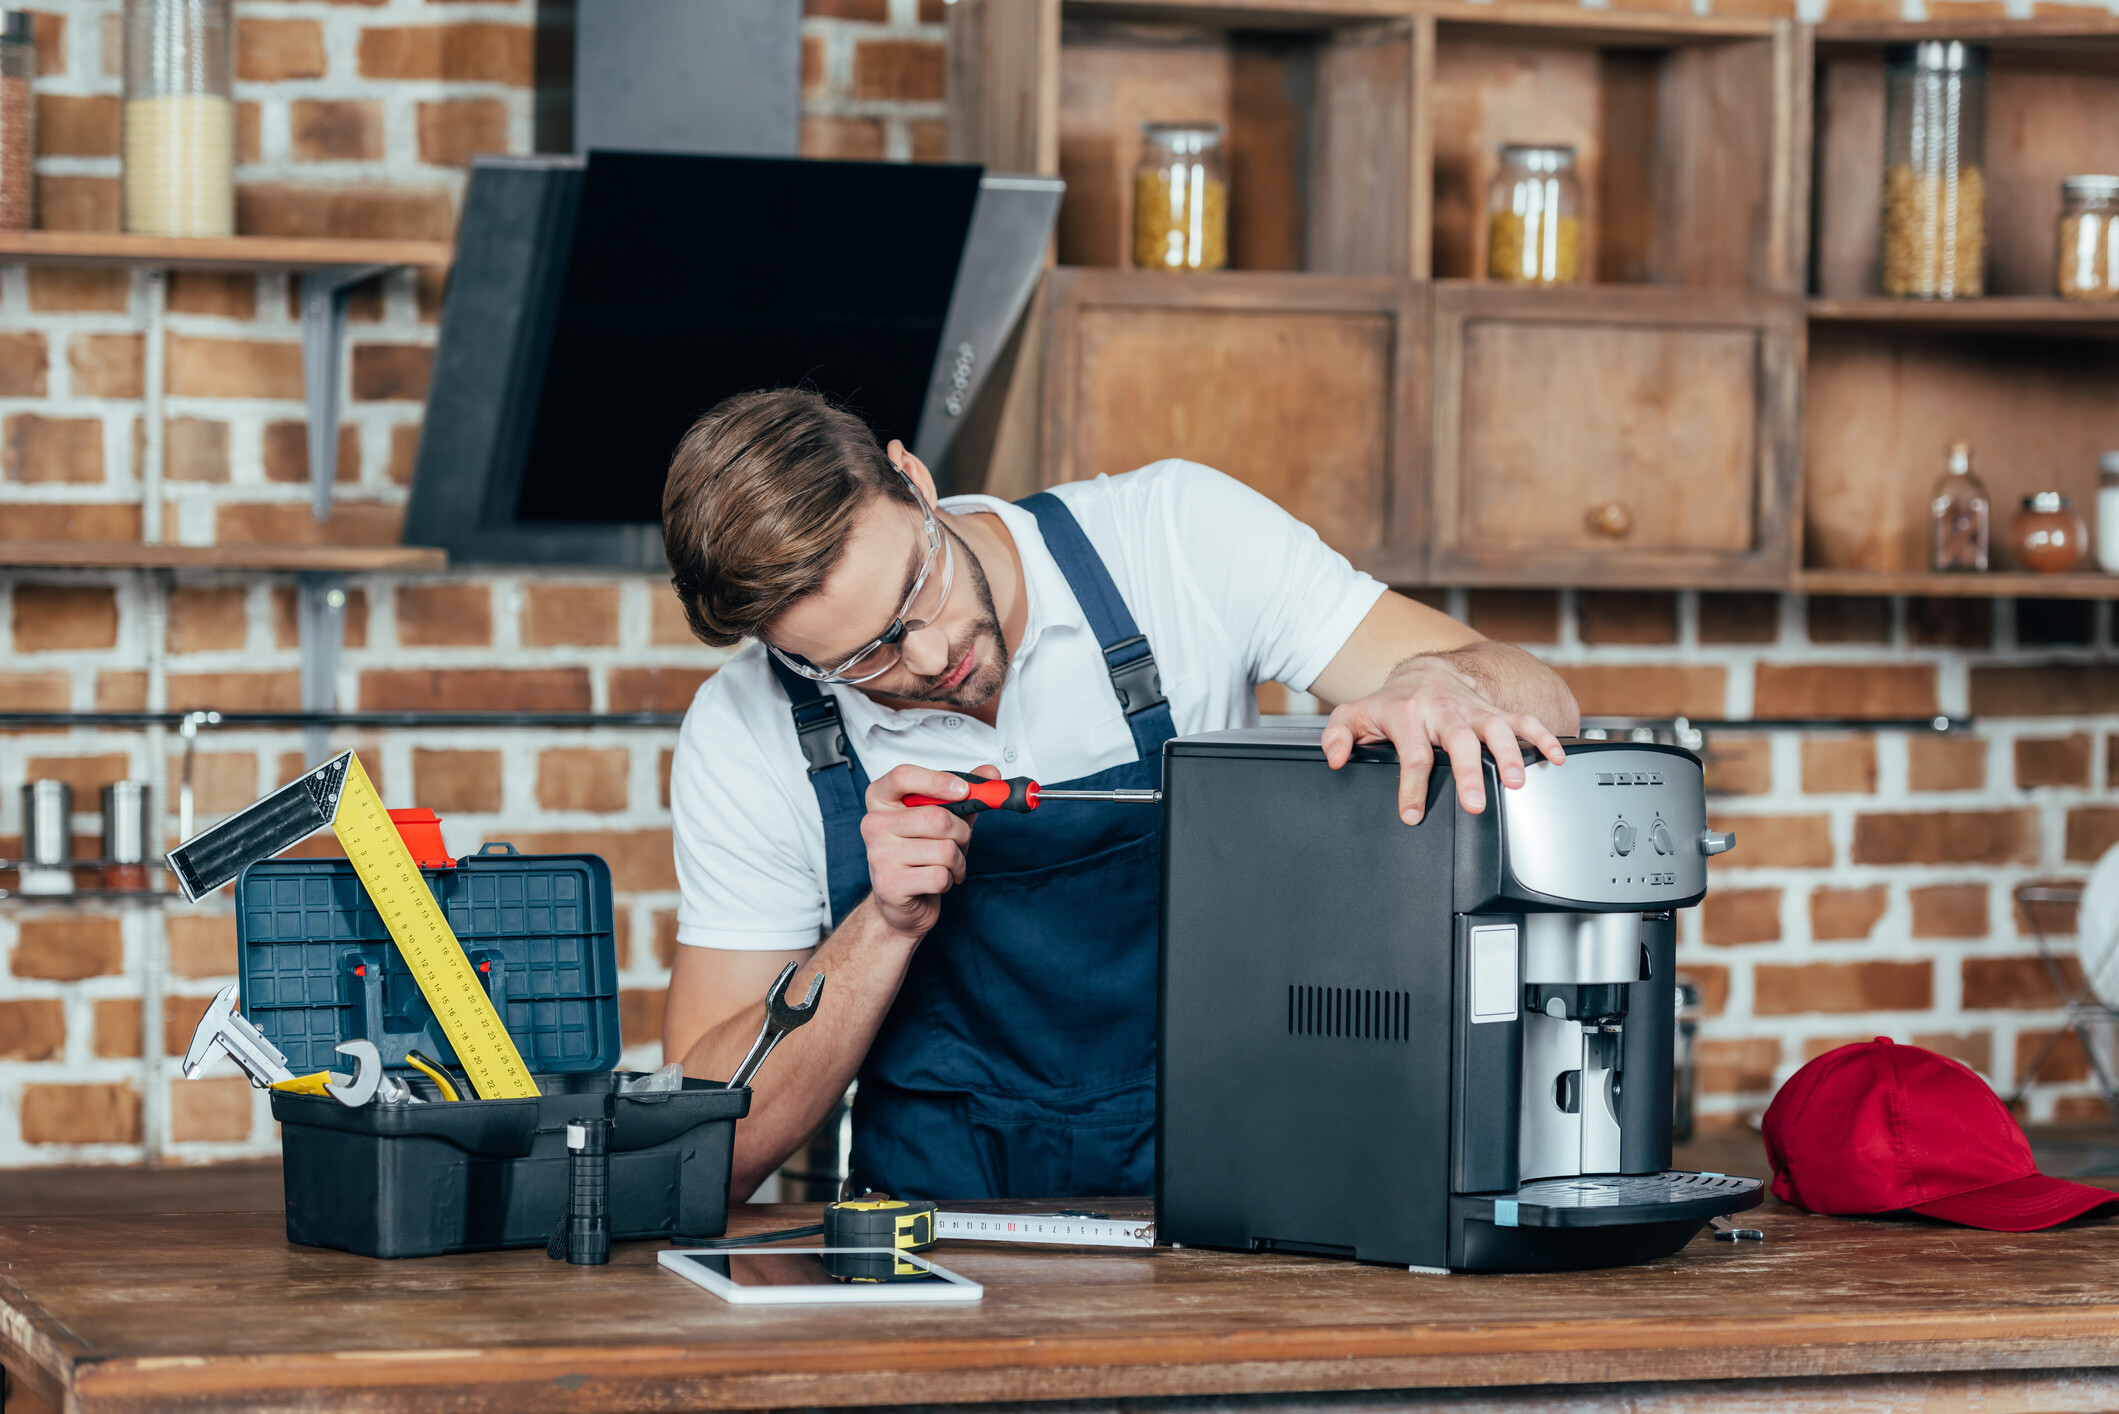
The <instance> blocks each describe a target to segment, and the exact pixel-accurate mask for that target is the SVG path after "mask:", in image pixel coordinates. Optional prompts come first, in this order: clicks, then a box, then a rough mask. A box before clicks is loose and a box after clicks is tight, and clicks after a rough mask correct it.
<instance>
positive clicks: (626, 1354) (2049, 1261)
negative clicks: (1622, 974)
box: [0, 1203, 2119, 1414]
mask: <svg viewBox="0 0 2119 1414" xmlns="http://www.w3.org/2000/svg"><path fill="white" fill-rule="evenodd" d="M1110 1206H1111V1208H1113V1209H1114V1210H1117V1209H1119V1208H1120V1205H1118V1204H1115V1203H1114V1204H1112V1205H1110ZM814 1211H815V1210H814V1209H813V1208H798V1207H780V1206H766V1205H751V1206H746V1207H744V1208H742V1209H741V1210H739V1215H738V1217H737V1219H736V1228H735V1230H736V1231H738V1232H740V1231H742V1230H743V1229H745V1228H749V1229H750V1230H752V1231H757V1230H762V1229H769V1228H773V1227H779V1226H784V1225H787V1224H788V1223H791V1222H797V1221H802V1220H804V1219H805V1218H808V1217H811V1216H813V1214H814ZM1746 1221H1747V1222H1752V1223H1754V1224H1755V1225H1756V1226H1758V1227H1760V1228H1762V1229H1763V1230H1764V1231H1765V1232H1766V1234H1767V1239H1766V1241H1765V1242H1764V1243H1763V1244H1758V1245H1755V1244H1749V1243H1746V1244H1742V1245H1731V1244H1725V1243H1720V1242H1713V1241H1709V1240H1706V1239H1704V1238H1702V1239H1698V1240H1695V1241H1694V1242H1693V1243H1692V1244H1691V1245H1690V1246H1689V1247H1687V1248H1686V1249H1685V1250H1683V1251H1682V1252H1680V1253H1678V1254H1676V1255H1675V1256H1673V1257H1670V1258H1667V1259H1665V1260H1663V1261H1659V1262H1655V1263H1651V1264H1648V1265H1646V1266H1641V1267H1631V1268H1621V1269H1617V1270H1613V1271H1604V1272H1585V1273H1574V1274H1566V1275H1541V1276H1504V1277H1491V1276H1488V1277H1475V1276H1455V1277H1440V1276H1427V1275H1420V1274H1414V1273H1408V1272H1402V1271H1398V1270H1395V1269H1387V1268H1380V1267H1364V1266H1359V1265H1355V1264H1352V1263H1347V1262H1335V1261H1328V1260H1322V1259H1315V1258H1304V1257H1293V1256H1250V1255H1240V1254H1233V1253H1222V1252H1209V1251H1200V1250H1189V1251H1175V1250H1170V1249H1156V1250H1153V1251H1135V1250H1107V1251H1093V1250H1087V1249H1072V1248H1049V1249H1039V1248H1030V1247H1022V1248H1010V1247H1002V1246H997V1245H996V1246H988V1245H983V1244H969V1243H944V1244H942V1245H941V1246H939V1247H938V1248H936V1249H935V1256H936V1258H937V1260H939V1261H941V1262H942V1263H943V1264H944V1265H947V1266H949V1267H951V1268H953V1269H955V1270H957V1271H959V1272H961V1273H962V1274H964V1275H966V1276H969V1277H972V1278H974V1279H976V1280H978V1281H981V1282H983V1283H985V1284H986V1288H987V1290H986V1297H985V1300H984V1301H983V1302H981V1303H980V1304H979V1305H977V1306H973V1307H963V1308H952V1307H934V1308H928V1309H920V1308H905V1309H901V1310H887V1309H880V1308H872V1309H852V1308H847V1309H813V1310H806V1311H805V1310H799V1309H789V1310H779V1311H773V1310H741V1309H738V1308H735V1307H731V1306H728V1305H725V1304H723V1303H722V1302H720V1301H718V1300H717V1299H715V1298H714V1297H712V1296H710V1295H708V1294H707V1293H705V1292H703V1291H701V1290H699V1289H698V1288H696V1287H693V1286H690V1285H688V1284H686V1283H684V1282H682V1281H680V1280H679V1279H678V1278H676V1277H674V1276H671V1275H669V1274H668V1273H665V1272H663V1271H661V1270H660V1269H658V1268H657V1267H656V1266H655V1253H656V1251H657V1250H658V1248H659V1244H655V1243H623V1244H619V1245H618V1246H617V1247H616V1248H615V1250H614V1254H613V1260H612V1263H611V1265H610V1266H608V1267H603V1268H581V1267H569V1266H565V1265H563V1264H555V1263H551V1262H548V1261H547V1260H546V1259H545V1256H544V1254H543V1253H542V1252H540V1251H525V1252H504V1253H491V1254H483V1255H475V1256H463V1257H447V1258H434V1259H428V1260H423V1261H404V1262H380V1261H372V1260H369V1259H366V1258H361V1257H353V1256H348V1255H345V1254H343V1253H335V1252H324V1251H318V1250H314V1249H309V1248H298V1247H292V1246H289V1245H288V1244H287V1242H286V1241H285V1239H284V1235H283V1230H282V1228H281V1226H280V1219H279V1217H278V1216H277V1215H276V1214H198V1215H189V1216H184V1217H181V1218H172V1217H135V1216H120V1217H72V1218H63V1219H52V1220H41V1221H32V1220H20V1219H16V1220H9V1221H6V1222H4V1223H0V1359H4V1361H5V1363H6V1364H7V1365H8V1366H9V1367H10V1368H11V1369H13V1370H14V1371H15V1372H16V1374H17V1376H18V1377H19V1378H22V1379H23V1380H24V1381H25V1383H26V1385H27V1387H28V1388H29V1389H30V1391H31V1392H32V1393H33V1394H36V1395H38V1396H39V1397H41V1398H45V1399H47V1400H49V1401H50V1402H52V1403H54V1404H55V1405H56V1404H59V1403H60V1401H61V1400H62V1399H63V1400H66V1401H70V1402H68V1403H66V1404H65V1405H64V1407H66V1408H68V1409H71V1410H76V1411H78V1414H105V1411H134V1410H143V1411H144V1410H148V1409H168V1408H172V1407H182V1408H185V1409H202V1410H203V1409H242V1410H261V1409H284V1408H288V1407H293V1406H297V1405H299V1406H300V1407H304V1408H329V1409H337V1410H384V1409H389V1410H396V1409H408V1408H427V1407H436V1406H440V1405H446V1407H448V1408H450V1409H452V1410H466V1411H468V1410H502V1409H507V1410H523V1411H538V1410H590V1409H624V1410H636V1409H676V1408H765V1407H793V1406H808V1405H871V1404H897V1403H915V1402H926V1403H953V1402H973V1401H994V1400H1011V1401H1012V1400H1051V1399H1067V1398H1137V1397H1150V1396H1162V1395H1211V1394H1232V1393H1238V1392H1251V1393H1271V1392H1295V1391H1321V1390H1362V1389H1393V1388H1400V1389H1402V1388H1414V1387H1452V1386H1480V1385H1526V1384H1557V1383H1579V1382H1590V1383H1600V1382H1614V1381H1666V1380H1693V1381H1702V1380H1751V1379H1791V1378H1799V1377H1816V1376H1853V1375H1879V1374H1892V1373H1909V1372H1933V1371H1997V1370H2065V1369H2083V1368H2093V1367H2101V1366H2111V1365H2119V1242H2115V1241H2114V1239H2115V1237H2119V1219H2113V1218H2102V1219H2090V1220H2086V1221H2084V1222H2081V1223H2078V1224H2075V1225H2072V1226H2070V1227H2067V1228H2064V1229H2061V1230H2058V1231H2054V1232H2047V1233H2032V1234H2022V1235H2012V1234H2004V1233H1986V1232H1977V1231H1973V1230H1971V1229H1967V1228H1958V1227H1951V1226H1947V1225H1944V1224H1940V1223H1933V1222H1928V1221H1925V1220H1920V1219H1904V1220H1846V1219H1833V1218H1821V1217H1814V1216H1810V1215H1805V1214H1801V1213H1798V1212H1795V1211H1792V1210H1790V1209H1788V1208H1786V1207H1783V1206H1780V1205H1778V1204H1769V1205H1768V1206H1767V1207H1765V1208H1763V1209H1760V1210H1758V1212H1757V1214H1756V1215H1755V1216H1753V1217H1747V1219H1746Z"/></svg>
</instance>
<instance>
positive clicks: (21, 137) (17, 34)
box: [0, 10, 37, 231]
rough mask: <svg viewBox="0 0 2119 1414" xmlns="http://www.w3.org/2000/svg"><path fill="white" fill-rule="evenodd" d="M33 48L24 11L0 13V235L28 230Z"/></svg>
mask: <svg viewBox="0 0 2119 1414" xmlns="http://www.w3.org/2000/svg"><path fill="white" fill-rule="evenodd" d="M36 77H37V45H36V40H35V39H34V37H33V36H32V34H31V32H30V15H29V11H27V10H7V11H0V230H8V231H26V230H28V229H29V228H30V225H31V221H30V212H31V207H32V205H33V193H34V191H35V183H34V180H33V178H32V176H31V170H30V169H31V164H32V163H33V162H34V161H35V159H36V151H37V143H36V135H35V122H36V111H37V109H36V100H35V98H34V97H33V96H32V93H31V85H32V84H33V83H34V82H35V80H36Z"/></svg>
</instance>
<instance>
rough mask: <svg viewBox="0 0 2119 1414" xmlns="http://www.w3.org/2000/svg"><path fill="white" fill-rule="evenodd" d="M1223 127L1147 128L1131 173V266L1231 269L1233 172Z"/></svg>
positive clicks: (1144, 126)
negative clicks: (1230, 190)
mask: <svg viewBox="0 0 2119 1414" xmlns="http://www.w3.org/2000/svg"><path fill="white" fill-rule="evenodd" d="M1225 132H1226V130H1225V129H1224V127H1223V126H1222V124H1220V123H1143V124H1141V128H1140V134H1141V147H1140V162H1139V164H1138V165H1137V166H1136V167H1135V168H1134V172H1133V263H1134V264H1135V265H1137V266H1139V267H1140V268H1141V269H1143V270H1219V269H1221V268H1222V267H1223V266H1224V265H1227V264H1228V263H1229V167H1228V158H1227V156H1226V155H1225V154H1224V153H1223V151H1222V138H1223V136H1224V135H1225Z"/></svg>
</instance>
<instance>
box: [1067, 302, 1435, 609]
mask: <svg viewBox="0 0 2119 1414" xmlns="http://www.w3.org/2000/svg"><path fill="white" fill-rule="evenodd" d="M1045 300H1046V314H1047V324H1046V344H1045V357H1044V398H1043V426H1044V435H1043V454H1042V456H1041V457H1040V458H1039V467H1040V476H1041V480H1042V483H1043V484H1044V485H1048V486H1049V485H1053V484H1055V483H1057V482H1061V481H1076V480H1083V479H1086V478H1088V477H1092V476H1099V475H1104V474H1107V473H1109V474H1115V473H1118V472H1122V471H1130V470H1132V469H1133V468H1135V467H1138V466H1145V465H1147V464H1148V463H1149V462H1153V461H1159V460H1161V459H1162V458H1164V457H1183V458H1185V459H1187V460H1190V461H1196V462H1203V463H1205V464H1206V465H1208V466H1211V467H1214V468H1216V469H1218V470H1220V471H1225V472H1227V473H1228V474H1229V475H1231V476H1233V477H1235V478H1236V479H1237V480H1239V481H1242V482H1244V483H1245V484H1246V485H1249V486H1251V487H1253V488H1255V489H1256V490H1258V491H1260V492H1262V493H1263V494H1265V495H1266V496H1268V497H1270V498H1272V499H1273V500H1274V501H1276V502H1278V503H1279V504H1280V505H1281V506H1283V507H1284V508H1286V509H1287V511H1288V512H1289V513H1290V514H1292V515H1294V516H1295V517H1296V518H1297V519H1299V520H1301V521H1303V522H1305V523H1306V524H1308V525H1309V526H1311V527H1312V528H1313V529H1315V530H1316V532H1317V533H1318V534H1319V535H1320V536H1322V537H1323V538H1324V541H1325V543H1326V544H1328V545H1331V546H1332V547H1333V548H1335V549H1337V550H1339V551H1341V552H1342V553H1343V554H1345V555H1346V556H1347V557H1348V558H1350V559H1351V560H1353V561H1354V563H1355V564H1357V565H1360V566H1361V567H1362V568H1364V569H1366V570H1368V571H1369V572H1370V573H1372V574H1375V575H1376V576H1378V577H1379V578H1382V579H1386V580H1389V581H1391V582H1394V583H1400V584H1403V583H1412V582H1416V581H1417V580H1418V579H1419V577H1420V574H1421V570H1422V563H1421V562H1422V559H1423V553H1422V552H1423V549H1424V544H1425V538H1426V536H1425V532H1426V496H1425V482H1424V471H1423V466H1422V463H1423V460H1424V457H1423V453H1424V450H1425V446H1426V436H1425V428H1424V425H1423V423H1422V420H1421V409H1422V394H1423V391H1424V388H1425V380H1426V353H1427V347H1428V338H1429V331H1428V317H1427V304H1428V302H1427V290H1426V287H1425V286H1424V285H1419V284H1415V283H1413V282H1412V281H1408V280H1399V279H1393V278H1390V277H1385V276H1338V275H1319V274H1301V275H1268V274H1252V273H1245V274H1222V275H1172V274H1164V273H1161V272H1156V271H1133V270H1090V269H1074V268H1061V269H1057V270H1054V271H1052V272H1051V273H1050V274H1049V275H1048V276H1047V277H1046V287H1045Z"/></svg>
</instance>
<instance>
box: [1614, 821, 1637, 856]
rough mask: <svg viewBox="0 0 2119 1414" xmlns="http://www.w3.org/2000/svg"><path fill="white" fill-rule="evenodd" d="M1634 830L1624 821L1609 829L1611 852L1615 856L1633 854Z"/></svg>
mask: <svg viewBox="0 0 2119 1414" xmlns="http://www.w3.org/2000/svg"><path fill="white" fill-rule="evenodd" d="M1634 834H1635V831H1634V828H1633V826H1631V825H1629V824H1627V823H1626V822H1625V821H1624V820H1621V821H1619V823H1618V824H1616V825H1613V826H1612V827H1611V852H1612V853H1613V854H1617V855H1622V856H1623V855H1628V854H1632V853H1633V845H1634Z"/></svg>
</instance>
